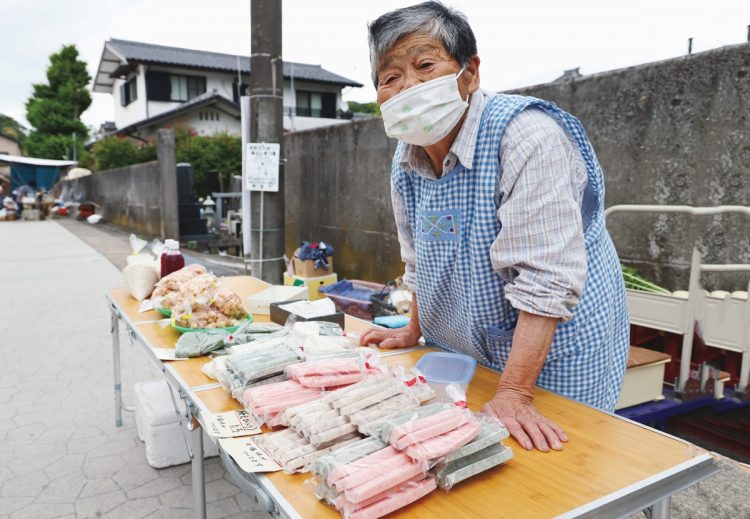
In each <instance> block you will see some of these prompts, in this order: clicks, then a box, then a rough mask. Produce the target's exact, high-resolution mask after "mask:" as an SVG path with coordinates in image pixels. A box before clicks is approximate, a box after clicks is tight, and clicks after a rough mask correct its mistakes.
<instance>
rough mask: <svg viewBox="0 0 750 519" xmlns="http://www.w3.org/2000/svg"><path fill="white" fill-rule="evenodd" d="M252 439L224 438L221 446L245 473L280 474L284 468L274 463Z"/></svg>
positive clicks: (221, 440)
mask: <svg viewBox="0 0 750 519" xmlns="http://www.w3.org/2000/svg"><path fill="white" fill-rule="evenodd" d="M258 439H259V437H252V438H222V439H220V440H219V445H221V448H222V449H224V450H225V451H226V452H227V454H229V455H230V456H231V457H232V459H234V461H236V462H237V465H239V466H240V468H241V469H242V470H244V471H245V472H251V473H252V472H278V471H279V470H281V469H282V466H281V465H279V464H278V463H276V462H275V461H274V459H273V458H272V457H271V455H270V454H268V453H267V452H266V451H265V450H264V449H263V448H262V447H261V446H260V444H259V442H258V441H257V440H258Z"/></svg>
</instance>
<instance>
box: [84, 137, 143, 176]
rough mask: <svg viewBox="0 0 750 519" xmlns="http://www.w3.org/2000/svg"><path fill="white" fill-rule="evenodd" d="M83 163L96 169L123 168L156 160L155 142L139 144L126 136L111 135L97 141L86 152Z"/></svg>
mask: <svg viewBox="0 0 750 519" xmlns="http://www.w3.org/2000/svg"><path fill="white" fill-rule="evenodd" d="M86 159H87V160H86V161H84V160H82V161H81V165H83V166H88V167H91V168H92V169H93V170H94V171H103V170H105V169H114V168H122V167H124V166H129V165H131V164H139V163H141V162H149V161H151V160H156V147H155V146H154V145H153V144H150V143H149V144H145V145H142V146H137V145H136V144H134V143H133V142H132V141H131V140H130V139H128V138H126V137H116V136H114V135H113V136H110V137H105V138H104V139H101V140H99V141H97V142H96V143H95V144H94V145H93V146H92V148H91V152H90V153H88V154H86Z"/></svg>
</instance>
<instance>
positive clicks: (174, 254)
mask: <svg viewBox="0 0 750 519" xmlns="http://www.w3.org/2000/svg"><path fill="white" fill-rule="evenodd" d="M164 245H165V249H164V252H163V253H162V255H161V277H164V276H166V275H168V274H171V273H172V272H177V271H178V270H180V269H181V268H182V267H184V266H185V258H184V256H183V255H182V253H181V252H180V242H178V241H177V240H166V241H165V242H164Z"/></svg>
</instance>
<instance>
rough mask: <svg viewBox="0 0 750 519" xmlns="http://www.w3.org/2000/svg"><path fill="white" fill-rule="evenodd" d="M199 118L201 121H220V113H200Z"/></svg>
mask: <svg viewBox="0 0 750 519" xmlns="http://www.w3.org/2000/svg"><path fill="white" fill-rule="evenodd" d="M198 118H199V119H200V120H201V121H218V120H219V112H198Z"/></svg>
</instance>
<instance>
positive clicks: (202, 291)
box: [164, 269, 247, 328]
mask: <svg viewBox="0 0 750 519" xmlns="http://www.w3.org/2000/svg"><path fill="white" fill-rule="evenodd" d="M182 270H184V269H181V270H180V271H178V272H182ZM164 279H166V277H165V278H164ZM171 302H172V319H173V320H174V322H175V324H177V325H179V326H183V327H186V328H228V327H231V326H236V325H237V324H238V320H240V319H244V318H245V317H247V311H246V310H245V307H244V306H243V305H242V300H241V299H240V298H239V296H238V295H237V294H235V293H234V292H232V291H231V290H229V289H227V288H226V287H224V286H222V285H221V283H220V281H219V279H218V278H217V277H216V276H214V275H213V274H209V273H205V274H200V275H198V276H193V277H191V278H189V279H188V280H187V281H185V282H183V283H181V284H180V288H179V292H178V293H177V294H176V295H173V296H171Z"/></svg>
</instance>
